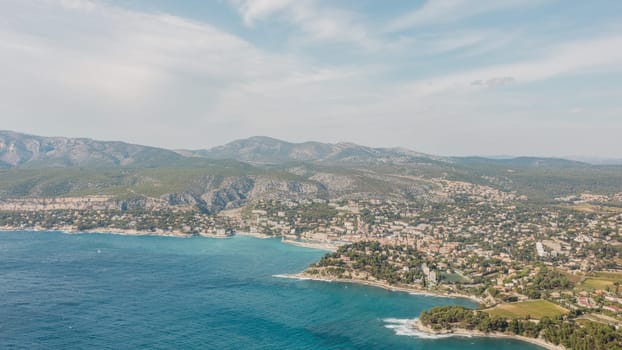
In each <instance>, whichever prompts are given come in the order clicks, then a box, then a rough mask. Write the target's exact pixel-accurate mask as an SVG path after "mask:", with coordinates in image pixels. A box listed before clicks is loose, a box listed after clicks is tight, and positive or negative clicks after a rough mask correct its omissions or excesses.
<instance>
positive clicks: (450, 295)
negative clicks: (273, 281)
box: [279, 272, 483, 304]
mask: <svg viewBox="0 0 622 350" xmlns="http://www.w3.org/2000/svg"><path fill="white" fill-rule="evenodd" d="M279 277H283V278H292V279H300V280H313V281H321V282H338V283H351V284H359V285H365V286H370V287H377V288H382V289H386V290H389V291H392V292H406V293H410V294H413V295H422V296H430V297H441V298H460V299H468V300H471V301H473V302H476V303H477V304H482V303H483V300H482V299H481V298H478V297H476V296H474V295H467V294H459V293H447V292H436V291H431V290H427V289H421V288H417V287H414V286H393V285H390V284H388V283H385V282H379V281H365V280H359V279H345V278H333V277H318V276H316V275H310V274H308V273H304V272H300V273H294V274H288V275H279Z"/></svg>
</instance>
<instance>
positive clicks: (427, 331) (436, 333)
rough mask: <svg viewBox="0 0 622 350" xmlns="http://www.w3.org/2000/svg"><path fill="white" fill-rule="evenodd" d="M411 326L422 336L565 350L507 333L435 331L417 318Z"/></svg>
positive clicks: (551, 344)
mask: <svg viewBox="0 0 622 350" xmlns="http://www.w3.org/2000/svg"><path fill="white" fill-rule="evenodd" d="M411 326H412V328H413V329H414V330H417V331H419V332H421V333H423V334H426V335H430V336H446V337H478V338H500V339H515V340H520V341H524V342H527V343H531V344H534V345H538V346H540V347H542V348H545V349H549V350H566V347H565V346H563V345H555V344H553V343H549V342H548V341H546V340H544V339H543V338H530V337H525V336H522V335H515V334H507V333H500V332H491V333H484V332H481V331H478V330H468V329H463V328H455V329H451V330H442V331H435V330H433V329H432V328H430V327H428V326H425V325H424V324H423V323H421V321H420V320H419V318H416V319H415V320H414V321H413V322H412V323H411Z"/></svg>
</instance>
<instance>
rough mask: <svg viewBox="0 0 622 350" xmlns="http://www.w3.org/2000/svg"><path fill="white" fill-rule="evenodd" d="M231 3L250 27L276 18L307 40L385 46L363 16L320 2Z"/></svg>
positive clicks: (237, 0)
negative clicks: (363, 20)
mask: <svg viewBox="0 0 622 350" xmlns="http://www.w3.org/2000/svg"><path fill="white" fill-rule="evenodd" d="M230 3H231V4H232V5H234V6H235V8H236V9H237V10H238V12H239V13H240V15H241V16H242V19H243V22H244V23H245V24H246V25H247V26H253V25H254V24H255V23H256V22H258V21H261V20H266V19H268V18H270V17H272V16H276V17H277V18H279V19H280V20H282V21H285V22H287V23H290V24H291V25H293V26H294V27H296V28H298V29H299V30H300V31H301V32H302V33H303V34H305V37H304V38H303V40H310V41H329V42H337V43H351V44H355V45H357V46H360V47H363V48H367V49H378V48H380V47H382V46H385V45H384V44H383V43H381V41H380V40H379V38H376V37H375V36H374V35H373V34H372V33H371V32H370V30H369V28H368V27H367V26H366V25H365V24H364V23H363V22H362V21H361V20H360V17H361V16H360V14H357V13H355V12H353V11H348V10H345V9H342V8H338V7H334V6H327V5H325V4H323V5H320V4H319V3H318V2H317V1H313V0H296V1H292V0H230Z"/></svg>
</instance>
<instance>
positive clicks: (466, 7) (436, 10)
mask: <svg viewBox="0 0 622 350" xmlns="http://www.w3.org/2000/svg"><path fill="white" fill-rule="evenodd" d="M540 2H542V1H540V0H503V1H498V0H477V1H471V0H427V1H426V2H425V3H424V4H423V5H422V6H421V7H420V8H418V9H416V10H414V11H412V12H409V13H406V14H404V15H402V16H400V17H398V18H396V19H394V20H393V21H391V22H390V23H389V24H388V25H387V27H386V28H385V30H386V31H387V32H399V31H403V30H406V29H409V28H412V27H418V26H423V25H429V24H437V23H446V22H452V21H457V20H460V19H463V18H468V17H472V16H476V15H480V14H484V13H490V12H496V11H500V10H507V9H512V8H517V7H525V6H531V5H533V4H537V3H540Z"/></svg>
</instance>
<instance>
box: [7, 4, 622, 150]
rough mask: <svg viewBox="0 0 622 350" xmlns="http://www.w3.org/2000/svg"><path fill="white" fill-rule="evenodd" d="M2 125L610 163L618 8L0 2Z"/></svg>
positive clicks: (616, 130) (617, 104)
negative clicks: (596, 159)
mask: <svg viewBox="0 0 622 350" xmlns="http://www.w3.org/2000/svg"><path fill="white" fill-rule="evenodd" d="M0 129H7V130H14V131H20V132H26V133H32V134H38V135H44V136H67V137H90V138H95V139H100V140H122V141H126V142H132V143H139V144H146V145H152V146H160V147H166V148H174V149H180V148H186V149H201V148H208V147H212V146H216V145H220V144H224V143H226V142H229V141H232V140H235V139H240V138H245V137H250V136H255V135H265V136H271V137H275V138H280V139H284V140H287V141H292V142H302V141H309V140H314V141H322V142H355V143H359V144H363V145H368V146H376V147H380V146H382V147H389V146H401V147H407V148H410V149H413V150H416V151H420V152H426V153H432V154H439V155H458V156H459V155H483V156H486V155H488V156H490V155H538V156H571V155H572V156H588V157H604V158H622V1H618V0H610V1H606V0H594V1H582V0H581V1H580V0H576V1H574V0H503V1H498V0H424V1H415V0H404V1H400V0H392V1H381V0H2V1H0Z"/></svg>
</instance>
